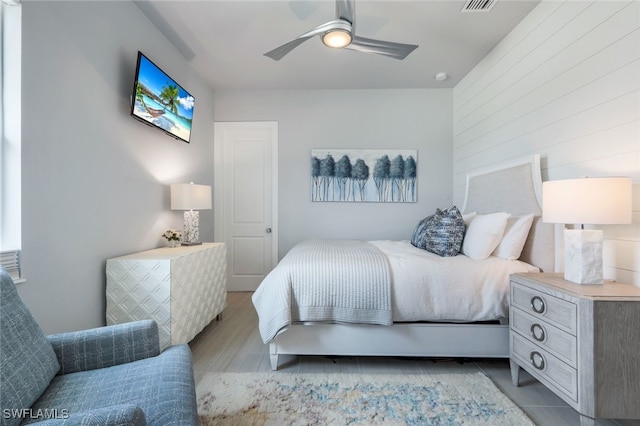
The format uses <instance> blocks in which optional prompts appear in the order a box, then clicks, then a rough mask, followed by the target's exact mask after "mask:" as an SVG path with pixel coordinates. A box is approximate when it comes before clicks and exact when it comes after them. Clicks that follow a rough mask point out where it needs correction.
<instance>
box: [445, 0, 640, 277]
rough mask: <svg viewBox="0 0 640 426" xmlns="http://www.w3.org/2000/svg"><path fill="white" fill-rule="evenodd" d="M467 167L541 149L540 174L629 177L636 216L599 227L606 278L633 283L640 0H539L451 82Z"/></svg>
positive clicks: (459, 166) (457, 158) (639, 153)
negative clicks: (630, 220)
mask: <svg viewBox="0 0 640 426" xmlns="http://www.w3.org/2000/svg"><path fill="white" fill-rule="evenodd" d="M453 105H454V113H453V115H454V117H453V120H454V154H453V159H454V201H455V203H456V204H458V205H462V203H463V200H464V186H465V179H466V174H467V172H468V171H471V170H473V169H476V168H486V167H488V166H491V165H493V164H496V163H500V162H505V161H509V160H510V159H513V158H519V157H523V156H527V155H533V154H535V153H539V154H540V155H541V157H542V177H543V180H555V179H569V178H577V177H581V176H591V177H598V176H630V177H631V178H632V179H633V182H634V202H633V224H631V225H620V226H601V227H600V228H601V229H603V230H604V232H605V254H604V263H605V277H606V278H611V279H616V280H618V281H621V282H627V283H632V284H635V285H638V286H640V1H615V0H614V1H610V0H600V1H572V0H569V1H559V0H543V1H542V2H541V3H540V4H539V5H538V6H537V7H536V8H535V9H534V10H533V11H532V12H531V13H530V14H529V15H528V16H527V17H526V18H525V19H524V20H523V21H522V22H521V23H520V24H519V25H518V26H517V27H516V28H515V29H514V30H513V31H512V32H511V33H510V34H509V35H508V36H507V37H505V39H503V40H502V41H501V42H500V43H499V44H498V46H496V48H494V49H493V50H492V51H491V52H490V53H489V54H488V55H487V56H486V57H485V58H484V59H483V60H482V61H481V62H480V63H479V64H478V65H477V66H476V67H475V68H474V69H473V70H472V71H471V72H470V73H469V74H468V75H467V76H466V77H465V78H464V79H463V80H462V81H461V82H460V83H459V84H458V85H457V86H456V87H455V88H454V96H453Z"/></svg>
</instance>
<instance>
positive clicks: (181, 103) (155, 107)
mask: <svg viewBox="0 0 640 426" xmlns="http://www.w3.org/2000/svg"><path fill="white" fill-rule="evenodd" d="M194 102H195V100H194V98H193V96H191V95H190V94H189V93H188V92H187V91H186V90H184V89H183V88H182V87H180V86H179V85H178V84H177V83H176V82H175V81H173V80H172V79H171V78H169V77H168V76H167V75H166V74H165V73H164V72H162V70H160V69H159V68H158V67H156V66H155V65H154V64H153V63H152V62H151V61H149V60H148V59H147V58H146V57H145V56H140V67H139V71H138V82H137V84H136V100H135V104H134V107H133V114H134V115H135V116H137V117H140V118H142V119H143V120H145V121H148V122H149V123H151V124H153V125H155V126H158V127H160V128H161V129H163V130H165V131H167V132H169V133H171V134H172V135H174V136H177V137H179V138H181V139H184V140H185V141H187V142H188V141H189V136H190V135H191V121H192V120H193V105H194Z"/></svg>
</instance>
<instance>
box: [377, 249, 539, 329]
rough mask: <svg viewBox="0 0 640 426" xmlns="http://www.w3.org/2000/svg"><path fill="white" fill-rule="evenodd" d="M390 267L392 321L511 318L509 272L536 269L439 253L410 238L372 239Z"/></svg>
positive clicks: (455, 320)
mask: <svg viewBox="0 0 640 426" xmlns="http://www.w3.org/2000/svg"><path fill="white" fill-rule="evenodd" d="M371 243H372V244H373V245H375V246H376V247H378V248H379V249H380V250H381V251H382V252H383V253H384V254H385V255H386V257H387V259H388V261H389V266H390V268H391V278H392V280H391V281H392V304H393V321H395V322H403V321H404V322H412V321H451V322H471V321H486V320H495V319H500V318H507V317H508V316H509V275H510V274H513V273H518V272H538V271H539V270H538V268H536V267H534V266H531V265H529V264H527V263H525V262H520V261H517V260H504V259H500V258H497V257H489V258H488V259H485V260H472V259H470V258H468V257H466V256H464V255H458V256H455V257H440V256H438V255H436V254H433V253H429V252H428V251H425V250H421V249H418V248H416V247H414V246H412V245H411V244H410V243H409V242H408V241H371Z"/></svg>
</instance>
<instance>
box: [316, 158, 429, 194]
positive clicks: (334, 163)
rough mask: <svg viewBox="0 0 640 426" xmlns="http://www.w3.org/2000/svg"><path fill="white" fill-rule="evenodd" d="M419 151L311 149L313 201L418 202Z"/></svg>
mask: <svg viewBox="0 0 640 426" xmlns="http://www.w3.org/2000/svg"><path fill="white" fill-rule="evenodd" d="M417 168H418V151H416V150H412V149H365V150H357V149H313V150H311V201H314V202H356V203H358V202H374V203H415V202H416V194H417V192H416V184H417V176H418V173H417Z"/></svg>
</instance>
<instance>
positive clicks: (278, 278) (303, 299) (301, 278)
mask: <svg viewBox="0 0 640 426" xmlns="http://www.w3.org/2000/svg"><path fill="white" fill-rule="evenodd" d="M252 299H253V304H254V306H255V308H256V311H257V312H258V317H259V329H260V335H261V336H262V340H263V341H264V342H265V343H268V342H269V341H270V340H272V339H273V338H274V337H275V336H276V334H277V333H278V332H279V331H280V330H281V329H282V328H284V327H286V326H288V325H290V324H291V323H292V322H300V321H323V322H343V323H361V324H379V325H391V323H392V312H391V278H390V272H389V265H388V263H387V259H386V257H385V255H384V254H383V253H382V252H381V251H380V250H379V249H378V248H377V247H375V246H374V245H372V244H369V243H368V242H366V241H356V240H311V241H304V242H302V243H300V244H298V245H297V246H295V247H294V248H293V249H291V251H290V252H289V253H287V255H286V256H285V257H284V258H283V259H282V260H281V261H280V263H279V264H278V266H277V267H276V268H275V269H274V270H273V271H271V273H270V274H269V275H267V276H266V277H265V279H264V280H263V281H262V283H261V284H260V286H259V287H258V289H257V290H256V292H255V293H254V294H253V298H252Z"/></svg>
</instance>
